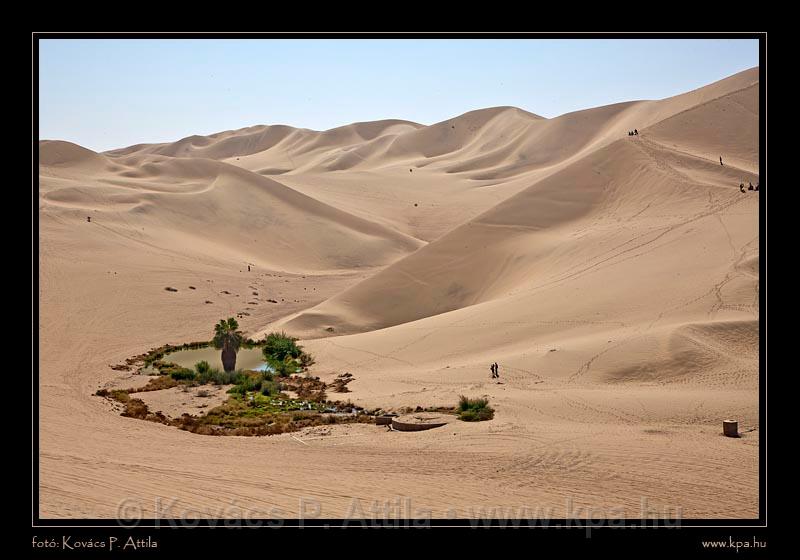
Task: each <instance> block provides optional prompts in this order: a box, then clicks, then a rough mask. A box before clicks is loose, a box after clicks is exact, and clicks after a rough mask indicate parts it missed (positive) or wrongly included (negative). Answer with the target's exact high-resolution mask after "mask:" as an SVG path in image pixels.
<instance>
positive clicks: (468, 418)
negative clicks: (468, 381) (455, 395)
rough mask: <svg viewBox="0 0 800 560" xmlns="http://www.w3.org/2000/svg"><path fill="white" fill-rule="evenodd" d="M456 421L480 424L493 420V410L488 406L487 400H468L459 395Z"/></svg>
mask: <svg viewBox="0 0 800 560" xmlns="http://www.w3.org/2000/svg"><path fill="white" fill-rule="evenodd" d="M456 410H457V411H458V413H459V414H458V419H459V420H463V421H465V422H481V421H483V420H491V419H492V418H494V409H493V408H492V407H491V406H489V399H485V398H477V399H470V398H467V397H465V396H464V395H461V397H459V399H458V407H457V408H456Z"/></svg>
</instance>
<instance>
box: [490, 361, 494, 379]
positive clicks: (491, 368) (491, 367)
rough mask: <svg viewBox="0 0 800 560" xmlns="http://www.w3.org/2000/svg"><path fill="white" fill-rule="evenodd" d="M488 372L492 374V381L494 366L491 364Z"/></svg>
mask: <svg viewBox="0 0 800 560" xmlns="http://www.w3.org/2000/svg"><path fill="white" fill-rule="evenodd" d="M489 371H491V372H492V379H494V364H491V365H490V366H489Z"/></svg>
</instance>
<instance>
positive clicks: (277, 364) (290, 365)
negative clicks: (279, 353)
mask: <svg viewBox="0 0 800 560" xmlns="http://www.w3.org/2000/svg"><path fill="white" fill-rule="evenodd" d="M267 363H268V364H269V366H270V367H271V368H272V369H273V371H274V372H275V375H277V376H278V377H289V376H290V375H292V374H293V373H297V362H296V361H295V360H294V359H293V358H291V357H289V356H286V357H285V358H284V359H283V360H278V359H276V358H272V357H270V358H267Z"/></svg>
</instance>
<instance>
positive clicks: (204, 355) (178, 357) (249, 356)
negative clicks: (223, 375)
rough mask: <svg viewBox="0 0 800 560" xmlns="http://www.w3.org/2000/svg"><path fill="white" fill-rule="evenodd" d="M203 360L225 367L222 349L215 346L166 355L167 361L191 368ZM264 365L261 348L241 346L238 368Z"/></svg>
mask: <svg viewBox="0 0 800 560" xmlns="http://www.w3.org/2000/svg"><path fill="white" fill-rule="evenodd" d="M203 360H205V361H206V362H208V364H209V365H210V366H211V367H212V368H218V369H220V370H221V369H223V368H222V351H221V350H217V349H216V348H213V347H211V348H196V349H194V350H178V351H177V352H173V353H171V354H167V355H166V356H164V361H165V362H173V363H175V364H178V365H179V366H182V367H185V368H189V369H194V365H195V364H196V363H197V362H202V361H203ZM264 366H265V364H264V354H262V353H261V348H240V349H239V352H237V354H236V369H264Z"/></svg>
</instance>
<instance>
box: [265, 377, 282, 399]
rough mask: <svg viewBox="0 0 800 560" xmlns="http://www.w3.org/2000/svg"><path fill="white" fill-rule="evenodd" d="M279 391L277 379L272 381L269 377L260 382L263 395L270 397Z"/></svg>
mask: <svg viewBox="0 0 800 560" xmlns="http://www.w3.org/2000/svg"><path fill="white" fill-rule="evenodd" d="M280 392H281V386H280V383H278V382H277V381H272V380H271V379H265V380H264V381H262V382H261V394H262V395H264V396H265V397H270V396H273V395H277V394H278V393H280Z"/></svg>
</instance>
